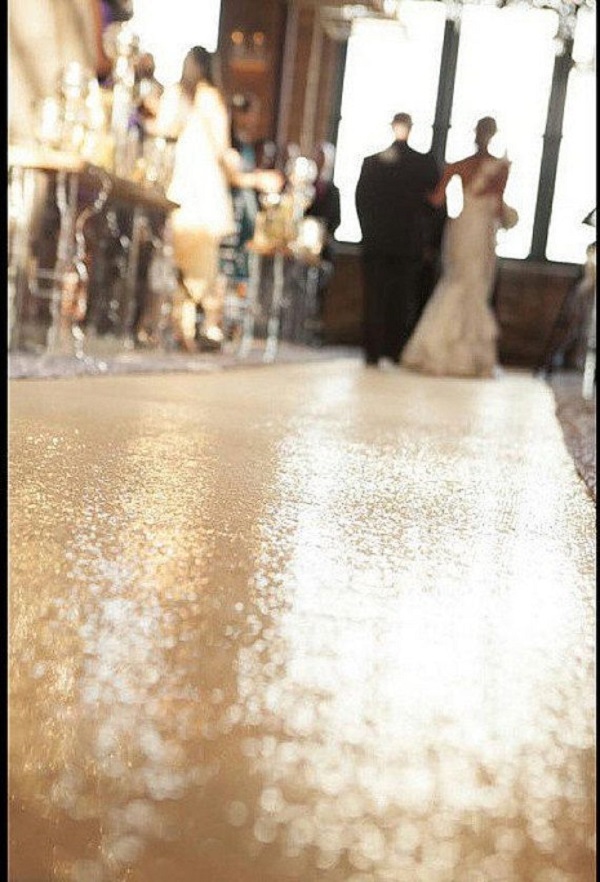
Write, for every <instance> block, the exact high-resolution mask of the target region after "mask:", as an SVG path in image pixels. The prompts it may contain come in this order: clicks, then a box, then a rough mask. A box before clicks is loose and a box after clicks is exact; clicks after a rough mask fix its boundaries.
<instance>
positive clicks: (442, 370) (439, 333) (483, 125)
mask: <svg viewBox="0 0 600 882" xmlns="http://www.w3.org/2000/svg"><path fill="white" fill-rule="evenodd" d="M496 131H497V127H496V122H495V120H494V119H492V118H491V117H484V118H483V119H481V120H479V122H478V123H477V128H476V130H475V143H476V145H477V152H476V153H475V154H474V155H473V156H469V157H467V158H466V159H463V160H461V161H460V162H456V163H452V164H451V165H449V166H447V168H446V170H445V172H444V174H443V176H442V179H441V180H440V183H439V184H438V186H437V187H436V189H435V191H434V192H433V194H432V195H431V196H430V202H431V203H432V204H433V205H436V206H439V205H442V204H443V202H444V199H445V191H446V187H447V186H448V183H449V182H450V180H451V179H452V178H453V177H454V175H458V176H459V177H460V179H461V182H462V188H463V209H462V212H461V214H460V215H459V216H458V217H457V218H455V219H452V220H449V221H448V223H447V225H446V229H445V232H444V242H443V245H442V275H441V278H440V280H439V282H438V284H437V286H436V288H435V290H434V292H433V294H432V296H431V298H430V300H429V302H428V304H427V306H426V307H425V310H424V312H423V315H422V316H421V319H420V321H419V323H418V325H417V327H416V329H415V331H414V333H413V335H412V337H411V338H410V340H409V341H408V343H407V344H406V346H405V348H404V350H403V353H402V360H401V363H402V364H403V365H404V366H405V367H407V368H411V369H412V370H416V371H420V372H422V373H427V374H433V375H436V376H462V377H492V376H494V373H495V369H496V364H497V353H496V340H497V336H498V327H497V324H496V320H495V318H494V315H493V313H492V310H491V308H490V298H491V294H492V289H493V285H494V279H495V274H496V234H497V231H498V229H499V228H500V227H510V226H514V224H515V223H516V221H517V216H516V212H515V211H514V209H510V208H509V207H508V206H507V205H506V204H505V203H504V190H505V187H506V181H507V178H508V172H509V163H508V161H507V160H506V159H497V158H496V157H494V156H492V154H491V153H490V152H489V150H488V145H489V142H490V141H491V139H492V138H493V137H494V135H495V134H496Z"/></svg>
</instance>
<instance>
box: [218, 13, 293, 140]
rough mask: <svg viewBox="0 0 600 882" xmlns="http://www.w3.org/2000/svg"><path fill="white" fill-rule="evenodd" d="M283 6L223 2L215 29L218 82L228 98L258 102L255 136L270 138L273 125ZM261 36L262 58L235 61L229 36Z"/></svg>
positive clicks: (281, 55) (282, 28)
mask: <svg viewBox="0 0 600 882" xmlns="http://www.w3.org/2000/svg"><path fill="white" fill-rule="evenodd" d="M286 8H287V7H286V3H284V2H282V0H223V3H222V5H221V22H220V28H219V56H220V58H221V78H222V81H223V88H224V90H225V92H226V94H227V95H228V96H231V95H232V94H234V93H235V92H251V93H253V94H255V95H256V96H257V97H258V98H259V100H260V102H261V123H260V129H261V131H260V132H259V136H260V137H263V138H272V137H274V134H275V130H276V125H277V112H278V101H279V88H280V80H281V65H282V58H283V44H284V37H285V23H286ZM237 30H241V31H243V32H244V33H246V34H247V35H251V34H253V33H254V32H257V31H258V32H262V33H263V34H264V35H265V43H264V50H265V57H264V60H263V59H252V57H248V58H246V59H244V58H236V57H235V54H234V52H233V51H232V41H231V34H232V33H233V32H234V31H237Z"/></svg>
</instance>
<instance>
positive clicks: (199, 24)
mask: <svg viewBox="0 0 600 882" xmlns="http://www.w3.org/2000/svg"><path fill="white" fill-rule="evenodd" d="M220 14H221V0H169V2H168V3H167V4H165V3H164V2H162V0H135V4H134V12H133V18H132V20H131V24H132V27H133V29H134V30H135V32H136V33H137V34H138V35H139V37H140V40H141V43H142V48H143V49H144V50H145V51H147V52H151V53H152V54H153V55H154V61H155V62H156V78H157V79H158V80H159V82H161V83H162V84H163V85H165V86H167V85H170V84H171V83H176V82H177V80H178V79H179V77H180V76H181V67H182V64H183V59H184V57H185V55H186V53H187V51H188V49H191V48H192V46H204V48H205V49H208V51H209V52H214V51H215V50H216V48H217V43H218V39H219V16H220Z"/></svg>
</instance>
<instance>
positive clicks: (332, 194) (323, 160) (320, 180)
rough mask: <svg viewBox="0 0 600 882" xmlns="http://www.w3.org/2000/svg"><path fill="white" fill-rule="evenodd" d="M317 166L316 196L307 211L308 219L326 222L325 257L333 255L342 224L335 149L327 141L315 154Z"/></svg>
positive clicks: (319, 145) (317, 148)
mask: <svg viewBox="0 0 600 882" xmlns="http://www.w3.org/2000/svg"><path fill="white" fill-rule="evenodd" d="M314 160H315V163H316V166H317V177H316V180H315V195H314V198H313V200H312V202H311V204H310V205H309V206H308V208H307V209H306V212H305V214H306V216H307V217H316V218H320V219H321V220H322V221H324V222H325V226H326V228H327V233H328V239H327V242H326V244H325V248H324V249H323V256H325V254H326V251H327V254H328V255H329V256H330V255H331V244H332V239H333V235H334V233H335V231H336V230H337V228H338V227H339V225H340V222H341V213H340V191H339V190H338V188H337V187H336V186H335V184H334V183H333V167H334V163H335V147H334V146H333V144H330V143H329V142H327V141H323V142H322V143H321V144H318V145H317V147H316V148H315V152H314Z"/></svg>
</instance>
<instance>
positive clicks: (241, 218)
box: [221, 93, 260, 297]
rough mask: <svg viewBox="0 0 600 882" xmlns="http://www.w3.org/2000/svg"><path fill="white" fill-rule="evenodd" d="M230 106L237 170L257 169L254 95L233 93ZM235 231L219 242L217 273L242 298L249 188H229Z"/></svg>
mask: <svg viewBox="0 0 600 882" xmlns="http://www.w3.org/2000/svg"><path fill="white" fill-rule="evenodd" d="M230 106H231V144H232V147H233V148H234V149H235V150H237V152H238V153H239V155H240V168H241V170H242V171H244V172H252V171H255V170H256V168H257V158H258V157H257V152H258V151H257V147H258V138H257V135H258V126H259V123H260V104H259V102H258V99H257V98H256V97H255V96H254V95H244V94H240V93H238V94H236V95H234V96H233V98H232V99H231V102H230ZM231 198H232V201H233V214H234V220H235V231H234V233H233V234H232V235H231V236H228V237H226V238H225V239H223V241H222V242H221V270H222V272H223V274H224V275H225V276H226V278H227V280H228V282H229V284H230V286H231V287H232V288H233V289H234V290H235V293H236V294H237V295H238V296H240V297H244V296H245V294H246V289H247V285H248V279H249V276H250V267H249V256H248V251H247V249H246V245H247V243H248V242H249V241H250V240H251V239H252V237H253V236H254V227H255V223H256V215H257V213H258V207H259V206H258V196H257V193H256V190H254V189H253V188H250V187H237V186H235V185H233V186H232V187H231Z"/></svg>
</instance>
